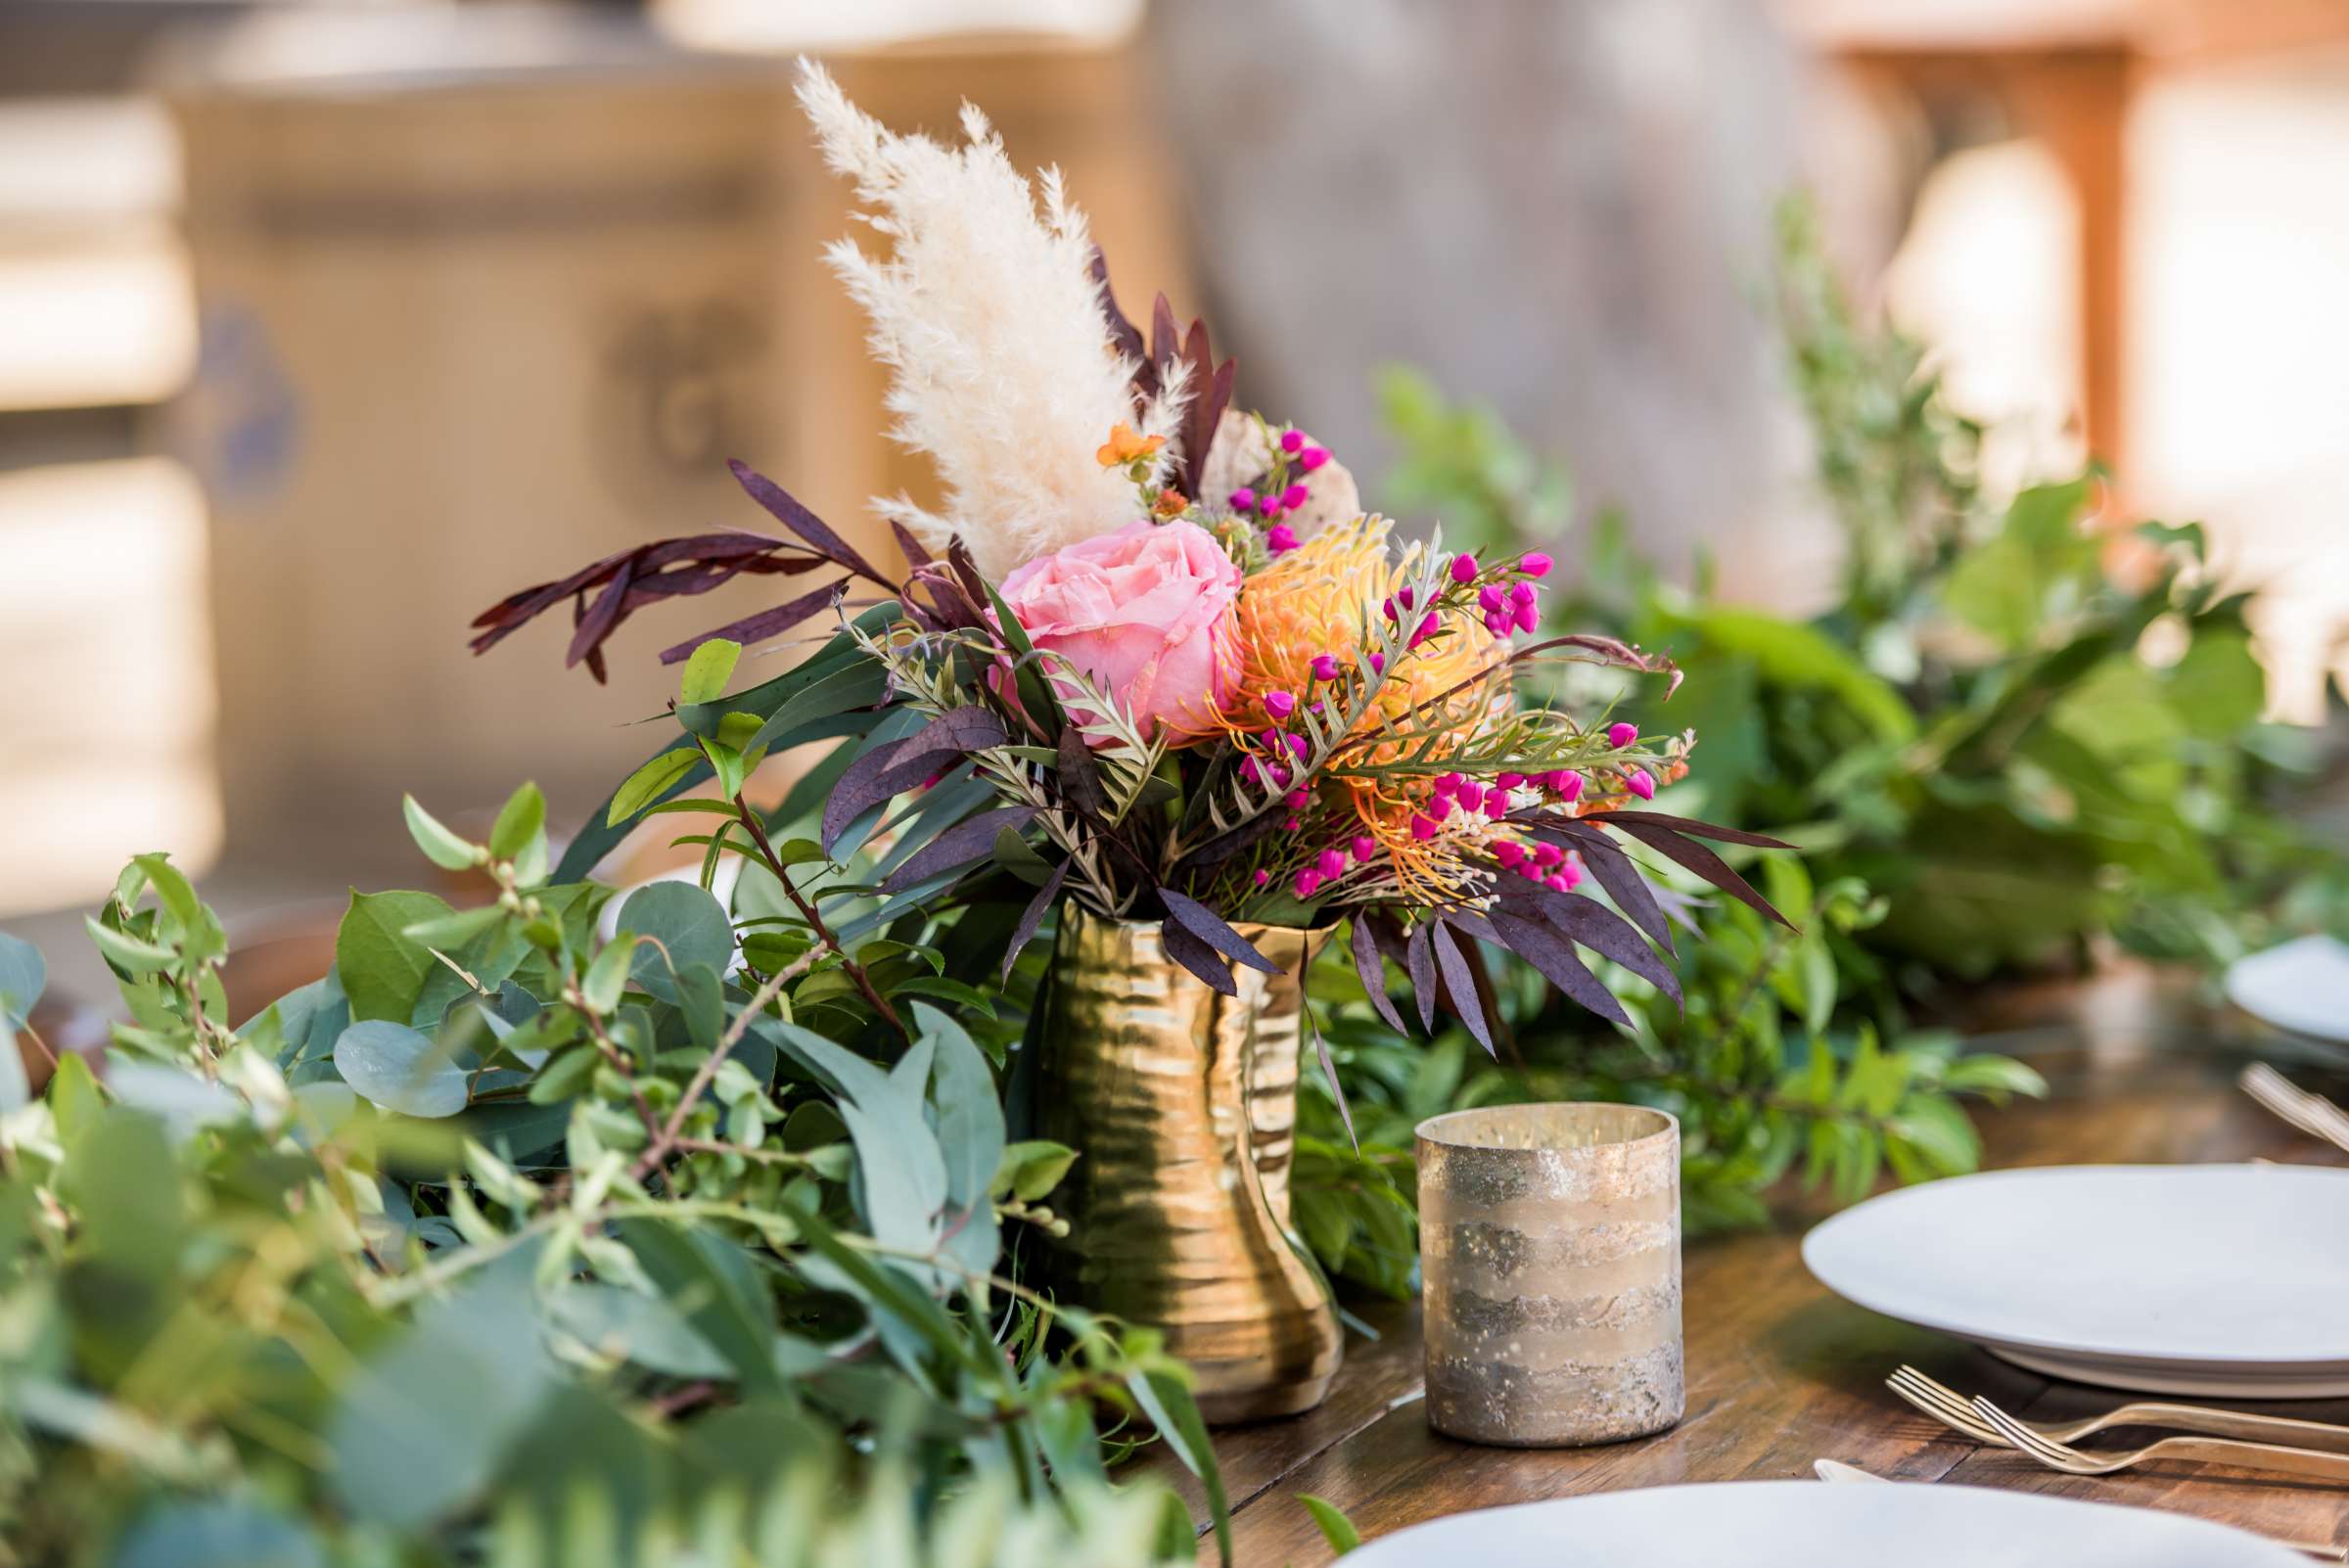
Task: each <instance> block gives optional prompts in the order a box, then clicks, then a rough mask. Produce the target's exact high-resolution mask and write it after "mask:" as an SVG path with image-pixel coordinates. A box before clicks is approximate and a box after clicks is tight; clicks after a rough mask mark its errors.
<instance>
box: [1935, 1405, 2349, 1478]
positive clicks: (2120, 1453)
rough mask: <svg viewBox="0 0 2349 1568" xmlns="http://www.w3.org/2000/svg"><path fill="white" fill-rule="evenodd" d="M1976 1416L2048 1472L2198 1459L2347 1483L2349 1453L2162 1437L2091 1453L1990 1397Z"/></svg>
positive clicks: (2105, 1471) (2099, 1471)
mask: <svg viewBox="0 0 2349 1568" xmlns="http://www.w3.org/2000/svg"><path fill="white" fill-rule="evenodd" d="M1974 1413H1975V1414H1976V1415H1978V1416H1980V1417H1981V1418H1982V1419H1983V1420H1984V1421H1985V1422H1987V1423H1988V1424H1989V1425H1990V1426H1991V1428H1992V1429H1993V1430H1995V1431H1996V1432H1997V1433H1998V1434H1999V1436H2001V1437H2003V1438H2004V1439H2005V1440H2006V1441H2007V1442H2008V1443H2010V1444H2012V1445H2013V1446H2014V1447H2016V1448H2017V1449H2020V1450H2021V1451H2022V1452H2023V1453H2027V1454H2029V1455H2030V1456H2031V1457H2032V1458H2034V1459H2037V1460H2038V1461H2039V1462H2040V1463H2042V1464H2044V1465H2046V1466H2047V1467H2048V1468H2049V1469H2050V1470H2061V1471H2063V1472H2064V1473H2065V1474H2066V1475H2111V1474H2112V1473H2113V1472H2114V1471H2116V1470H2126V1469H2128V1468H2130V1467H2131V1466H2132V1465H2139V1464H2145V1463H2148V1462H2150V1461H2151V1460H2154V1459H2198V1460H2201V1461H2202V1462H2204V1463H2206V1464H2234V1465H2241V1466H2243V1467H2244V1468H2246V1469H2252V1470H2274V1471H2276V1472H2278V1473H2279V1474H2282V1475H2306V1476H2316V1477H2318V1478H2319V1479H2322V1480H2326V1481H2349V1453H2317V1452H2316V1451H2315V1450H2313V1449H2287V1448H2285V1447H2283V1446H2282V1445H2281V1444H2279V1443H2243V1442H2239V1441H2237V1440H2235V1439H2233V1438H2207V1437H2174V1438H2163V1439H2162V1440H2161V1441H2160V1442H2158V1443H2148V1444H2146V1445H2145V1446H2144V1447H2143V1448H2142V1449H2119V1450H2115V1451H2114V1452H2112V1453H2090V1452H2088V1451H2087V1450H2086V1449H2075V1448H2072V1447H2070V1446H2069V1445H2067V1444H2062V1443H2058V1442H2056V1441H2055V1440H2054V1439H2053V1438H2050V1437H2042V1436H2040V1434H2038V1433H2037V1432H2034V1431H2032V1430H2031V1429H2030V1428H2029V1427H2027V1426H2025V1425H2023V1423H2022V1422H2020V1421H2018V1420H2016V1419H2015V1418H2014V1417H2013V1416H2011V1415H2008V1414H2007V1413H2006V1412H2005V1411H2004V1410H2002V1409H2000V1408H1999V1407H1997V1406H1995V1405H1993V1404H1991V1403H1990V1401H1988V1400H1986V1399H1981V1398H1979V1397H1977V1398H1976V1399H1975V1401H1974Z"/></svg>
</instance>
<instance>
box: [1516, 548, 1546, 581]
mask: <svg viewBox="0 0 2349 1568" xmlns="http://www.w3.org/2000/svg"><path fill="white" fill-rule="evenodd" d="M1517 570H1518V571H1520V572H1522V573H1524V574H1525V575H1526V576H1529V577H1544V576H1549V557H1548V556H1546V555H1543V553H1542V552H1541V551H1540V550H1528V551H1526V552H1525V554H1524V555H1523V556H1522V557H1520V558H1519V560H1518V562H1517Z"/></svg>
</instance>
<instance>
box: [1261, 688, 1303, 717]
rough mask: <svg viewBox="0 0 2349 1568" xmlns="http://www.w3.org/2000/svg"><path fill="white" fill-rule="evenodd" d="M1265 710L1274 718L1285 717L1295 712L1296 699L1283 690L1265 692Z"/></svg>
mask: <svg viewBox="0 0 2349 1568" xmlns="http://www.w3.org/2000/svg"><path fill="white" fill-rule="evenodd" d="M1265 712H1266V713H1267V714H1270V715H1272V716H1273V717H1274V718H1286V717H1288V716H1289V715H1291V714H1293V713H1295V712H1297V699H1296V698H1295V697H1294V696H1292V695H1291V694H1289V693H1288V692H1285V691H1268V692H1267V693H1265Z"/></svg>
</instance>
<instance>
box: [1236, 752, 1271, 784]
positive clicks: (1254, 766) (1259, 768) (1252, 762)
mask: <svg viewBox="0 0 2349 1568" xmlns="http://www.w3.org/2000/svg"><path fill="white" fill-rule="evenodd" d="M1240 777H1242V778H1244V779H1246V780H1247V781H1248V782H1249V783H1251V784H1261V783H1263V782H1264V778H1265V769H1264V765H1263V764H1262V763H1260V762H1259V761H1257V760H1256V759H1255V758H1253V757H1243V758H1241V759H1240Z"/></svg>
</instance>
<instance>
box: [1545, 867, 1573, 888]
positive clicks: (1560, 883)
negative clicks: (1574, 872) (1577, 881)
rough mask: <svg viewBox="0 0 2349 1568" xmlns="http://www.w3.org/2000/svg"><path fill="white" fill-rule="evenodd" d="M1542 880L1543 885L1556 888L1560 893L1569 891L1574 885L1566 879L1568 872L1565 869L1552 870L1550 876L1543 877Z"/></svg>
mask: <svg viewBox="0 0 2349 1568" xmlns="http://www.w3.org/2000/svg"><path fill="white" fill-rule="evenodd" d="M1542 882H1543V886H1544V887H1550V888H1555V889H1557V890H1558V892H1560V893H1565V892H1568V891H1570V890H1571V889H1572V888H1573V887H1574V884H1573V883H1571V882H1569V881H1567V880H1566V873H1565V872H1563V871H1552V872H1551V873H1550V874H1549V875H1548V876H1546V877H1543V879H1542Z"/></svg>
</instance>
